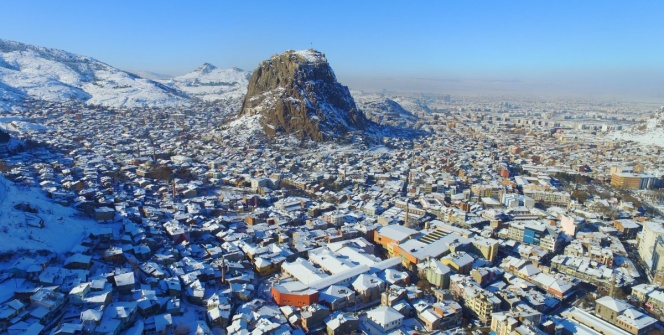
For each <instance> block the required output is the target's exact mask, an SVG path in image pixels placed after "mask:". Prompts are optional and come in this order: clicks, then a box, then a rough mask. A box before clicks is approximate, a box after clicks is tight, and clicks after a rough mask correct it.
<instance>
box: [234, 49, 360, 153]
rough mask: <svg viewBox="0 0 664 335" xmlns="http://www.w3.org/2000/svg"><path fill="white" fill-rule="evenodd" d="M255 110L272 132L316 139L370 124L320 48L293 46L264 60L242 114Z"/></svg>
mask: <svg viewBox="0 0 664 335" xmlns="http://www.w3.org/2000/svg"><path fill="white" fill-rule="evenodd" d="M256 114H260V116H261V117H260V124H261V126H262V127H263V130H264V131H265V133H266V134H267V135H268V136H276V135H279V134H294V135H295V136H296V137H298V138H300V139H311V140H314V141H323V140H329V139H333V138H334V137H336V136H339V135H343V134H345V133H347V132H349V131H354V130H364V129H365V128H366V127H367V125H368V121H367V120H366V118H365V117H364V115H363V114H361V113H360V112H358V110H357V107H356V106H355V101H354V100H353V98H352V96H351V95H350V91H349V90H348V88H347V87H346V86H343V85H341V84H339V83H338V82H337V79H336V77H335V75H334V72H333V71H332V68H330V65H329V64H328V63H327V59H326V58H325V55H324V54H323V53H321V52H318V51H315V50H305V51H293V50H289V51H286V52H284V53H282V54H279V55H275V56H272V57H271V58H270V59H269V60H266V61H263V62H261V64H260V65H259V66H258V68H256V70H254V72H253V74H252V76H251V78H250V79H249V87H248V89H247V94H246V96H245V97H244V101H243V104H242V109H241V110H240V116H251V115H256Z"/></svg>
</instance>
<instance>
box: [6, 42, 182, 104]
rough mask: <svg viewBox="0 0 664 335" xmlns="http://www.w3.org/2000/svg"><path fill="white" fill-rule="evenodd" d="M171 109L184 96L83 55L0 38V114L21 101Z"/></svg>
mask: <svg viewBox="0 0 664 335" xmlns="http://www.w3.org/2000/svg"><path fill="white" fill-rule="evenodd" d="M27 98H33V99H38V100H46V101H67V100H77V101H81V102H86V103H91V104H99V105H105V106H113V107H120V106H126V107H138V106H157V105H159V106H174V105H177V104H180V103H184V102H187V101H188V99H189V98H188V96H187V95H186V94H184V93H183V92H180V91H178V90H176V89H173V88H172V87H168V86H166V85H162V84H160V83H157V82H155V81H152V80H148V79H144V78H140V77H138V76H136V75H134V74H130V73H128V72H125V71H122V70H119V69H116V68H114V67H112V66H110V65H108V64H105V63H102V62H100V61H98V60H95V59H93V58H90V57H86V56H79V55H75V54H72V53H69V52H66V51H62V50H57V49H49V48H43V47H37V46H32V45H27V44H23V43H19V42H13V41H8V40H2V39H0V110H9V109H11V106H13V105H15V104H16V103H17V102H18V101H21V100H23V99H27Z"/></svg>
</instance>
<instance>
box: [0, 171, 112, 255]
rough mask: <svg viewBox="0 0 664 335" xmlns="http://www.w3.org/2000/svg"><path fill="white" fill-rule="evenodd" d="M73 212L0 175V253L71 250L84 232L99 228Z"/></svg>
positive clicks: (40, 191)
mask: <svg viewBox="0 0 664 335" xmlns="http://www.w3.org/2000/svg"><path fill="white" fill-rule="evenodd" d="M34 212H36V213H34ZM77 214H78V212H77V211H76V210H74V209H72V208H66V207H62V206H60V205H58V204H55V203H53V202H51V201H50V200H49V199H48V198H47V197H46V195H45V194H44V193H43V191H42V190H41V189H38V188H27V189H26V188H19V187H17V186H16V185H14V183H12V182H11V181H9V180H7V179H5V178H4V177H3V176H0V253H4V252H7V251H14V250H17V249H30V250H49V251H53V252H64V251H67V250H71V249H72V247H73V246H75V245H76V244H77V243H79V242H80V240H81V239H82V238H83V236H84V235H86V234H87V233H89V232H91V231H95V230H99V229H100V228H101V227H102V226H101V225H100V224H98V223H96V222H95V221H93V220H90V219H81V218H79V217H77Z"/></svg>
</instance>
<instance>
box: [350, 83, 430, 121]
mask: <svg viewBox="0 0 664 335" xmlns="http://www.w3.org/2000/svg"><path fill="white" fill-rule="evenodd" d="M351 94H352V95H353V98H354V99H355V103H356V104H357V108H359V109H360V110H361V111H362V112H363V113H364V115H365V116H366V117H367V118H368V119H371V120H373V121H375V122H377V123H378V124H384V125H392V126H400V127H409V126H412V125H413V124H414V123H415V122H417V120H418V118H417V117H416V116H415V115H413V113H412V112H411V111H409V110H407V109H405V108H404V107H403V106H402V105H401V104H400V103H398V102H397V101H395V99H396V98H395V99H391V98H388V97H387V96H385V95H383V94H372V93H364V92H361V91H351ZM401 100H404V101H407V100H405V99H403V98H402V99H401ZM407 102H408V101H407ZM414 106H415V104H414V103H410V104H409V107H411V108H413V107H414ZM418 111H419V110H418Z"/></svg>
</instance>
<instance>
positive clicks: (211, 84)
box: [159, 63, 251, 111]
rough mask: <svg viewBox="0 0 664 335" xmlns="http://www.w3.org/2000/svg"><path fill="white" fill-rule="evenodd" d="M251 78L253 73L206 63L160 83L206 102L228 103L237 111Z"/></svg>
mask: <svg viewBox="0 0 664 335" xmlns="http://www.w3.org/2000/svg"><path fill="white" fill-rule="evenodd" d="M250 76H251V72H247V71H244V70H242V69H238V68H231V69H220V68H217V67H215V66H214V65H212V64H208V63H205V64H203V65H201V66H200V67H198V68H197V69H196V70H194V71H192V72H189V73H187V74H184V75H182V76H178V77H174V78H171V79H164V80H159V82H161V83H163V84H164V85H166V86H168V87H171V88H173V89H177V90H180V91H183V92H185V93H187V94H189V95H190V96H191V97H196V98H199V99H202V100H204V101H220V100H223V101H226V102H227V103H229V107H231V108H229V109H232V110H233V111H237V110H238V109H239V108H240V106H241V105H242V99H243V98H244V95H245V94H246V93H247V86H248V85H249V77H250Z"/></svg>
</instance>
